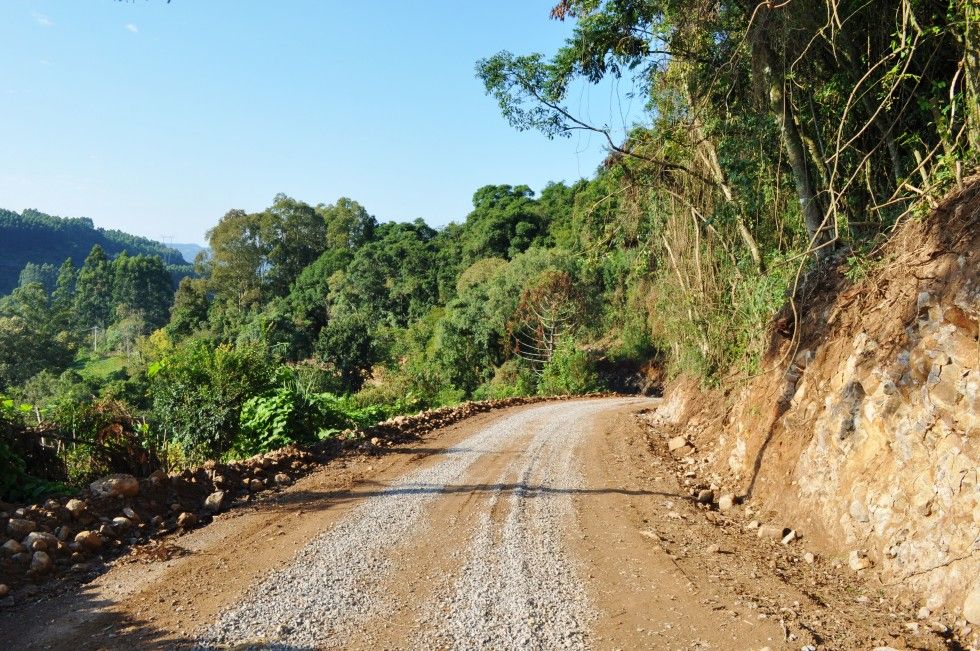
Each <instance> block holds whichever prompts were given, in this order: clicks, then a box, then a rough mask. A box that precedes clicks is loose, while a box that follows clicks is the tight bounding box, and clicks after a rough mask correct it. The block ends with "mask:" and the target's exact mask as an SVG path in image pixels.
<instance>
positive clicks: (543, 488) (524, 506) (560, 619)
mask: <svg viewBox="0 0 980 651" xmlns="http://www.w3.org/2000/svg"><path fill="white" fill-rule="evenodd" d="M616 404H622V403H613V405H616ZM613 405H610V404H609V403H605V404H604V405H602V406H604V407H606V408H609V407H610V406H613ZM597 407H600V405H596V404H591V405H580V406H576V407H575V408H570V409H566V410H564V411H563V413H561V414H560V415H558V416H557V417H556V418H555V419H553V420H552V421H550V422H548V423H546V424H545V425H544V426H543V427H541V428H540V429H539V430H538V432H537V433H535V434H534V435H533V437H532V438H531V440H530V442H529V443H528V445H527V448H526V451H525V452H523V453H522V454H521V455H519V456H518V458H517V459H515V460H514V461H513V462H511V464H510V465H509V466H507V467H506V468H505V469H504V470H503V472H502V473H501V474H500V476H499V479H498V483H497V486H498V487H497V489H496V490H495V491H493V492H492V493H491V495H490V496H489V498H488V500H487V504H486V508H485V510H484V511H483V512H481V513H480V514H479V516H478V519H479V525H478V527H477V530H476V532H475V533H474V534H473V536H472V538H471V539H470V540H469V541H468V544H467V558H466V560H465V562H464V564H463V568H462V571H461V575H460V577H459V578H458V579H457V580H456V581H454V582H446V584H445V585H443V586H442V587H441V589H440V591H439V596H438V599H437V601H436V602H435V603H434V604H430V606H429V607H428V608H427V609H426V612H425V614H424V616H423V618H422V620H421V621H420V622H419V628H420V629H421V630H420V631H419V633H418V635H417V637H416V639H415V641H414V644H412V645H411V646H412V647H414V648H451V649H484V648H486V649H558V648H573V649H583V648H586V645H587V642H588V637H587V635H588V634H587V629H588V625H589V622H590V621H591V620H592V619H594V618H595V616H596V615H595V613H594V612H593V610H592V609H591V607H590V605H589V602H588V598H587V596H586V593H585V590H584V589H583V587H582V581H581V580H580V577H579V576H578V574H577V572H576V568H575V567H574V563H573V562H572V560H571V559H570V558H569V556H568V554H567V552H566V551H565V536H566V535H567V533H568V531H567V529H568V523H569V521H570V520H571V519H572V518H573V517H574V513H573V505H572V502H571V498H570V496H571V494H572V493H573V492H575V491H579V490H582V489H584V484H583V478H582V476H581V474H580V473H579V472H578V471H577V469H576V468H575V467H574V463H573V455H574V451H575V448H576V446H577V445H578V443H579V441H580V440H581V438H582V437H583V435H584V434H585V433H586V430H585V428H584V427H583V422H584V421H587V420H590V419H588V418H587V417H588V416H591V415H593V414H595V413H596V412H597V411H600V409H597ZM512 477H514V478H516V482H514V483H513V484H508V483H507V482H508V481H511V478H512ZM505 490H506V491H507V492H509V496H507V497H506V504H503V502H504V500H505V496H504V493H505ZM500 507H503V510H504V511H505V513H504V514H502V515H503V517H496V518H495V517H493V516H492V514H493V513H494V512H496V511H497V510H498V509H499V508H500Z"/></svg>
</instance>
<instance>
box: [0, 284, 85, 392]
mask: <svg viewBox="0 0 980 651" xmlns="http://www.w3.org/2000/svg"><path fill="white" fill-rule="evenodd" d="M59 325H60V319H59V318H58V315H57V314H56V313H55V312H54V310H53V308H52V306H51V304H50V303H49V301H48V297H47V295H46V294H45V293H44V288H43V287H42V286H41V285H38V284H30V285H27V286H25V287H18V288H17V289H15V290H14V291H13V293H12V294H10V295H9V296H5V297H3V298H0V389H3V388H5V387H6V388H9V387H11V386H15V385H18V384H21V383H23V382H25V381H27V380H28V379H29V378H31V377H33V376H34V375H36V374H37V373H39V372H41V371H42V370H45V369H50V370H53V371H55V372H60V371H62V370H64V369H65V368H67V367H68V365H69V364H71V361H72V358H73V356H74V352H75V341H74V339H73V337H72V336H71V334H70V333H67V332H65V331H63V330H60V329H59Z"/></svg>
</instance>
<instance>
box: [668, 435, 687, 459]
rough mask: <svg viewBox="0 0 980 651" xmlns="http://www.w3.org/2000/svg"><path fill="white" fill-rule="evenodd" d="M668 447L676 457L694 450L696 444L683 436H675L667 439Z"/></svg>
mask: <svg viewBox="0 0 980 651" xmlns="http://www.w3.org/2000/svg"><path fill="white" fill-rule="evenodd" d="M667 449H668V450H669V451H670V453H671V454H672V455H674V456H675V457H685V456H687V455H689V454H690V453H691V452H693V451H694V446H693V445H691V444H690V443H689V442H688V440H687V439H686V438H684V437H683V436H675V437H674V438H672V439H670V440H669V441H667Z"/></svg>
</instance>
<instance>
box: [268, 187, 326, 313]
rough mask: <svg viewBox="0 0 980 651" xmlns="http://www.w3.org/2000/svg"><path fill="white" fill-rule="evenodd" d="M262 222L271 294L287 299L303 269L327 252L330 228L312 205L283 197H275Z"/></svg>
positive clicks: (278, 195) (280, 195) (279, 195)
mask: <svg viewBox="0 0 980 651" xmlns="http://www.w3.org/2000/svg"><path fill="white" fill-rule="evenodd" d="M260 219H261V228H260V232H261V239H262V241H263V242H264V243H265V244H266V246H267V253H266V259H267V262H268V270H267V273H266V279H265V280H266V284H267V285H268V292H269V294H270V295H271V296H286V295H287V294H288V293H289V287H290V285H292V283H293V281H295V280H296V278H298V277H299V275H300V273H301V272H302V271H303V269H304V268H305V267H306V266H307V265H309V264H310V263H312V262H313V261H314V260H316V259H317V258H318V257H320V254H322V253H323V252H324V251H325V250H326V248H327V225H326V224H325V223H324V220H323V218H322V217H321V216H320V215H318V214H317V211H316V210H314V209H313V207H312V206H309V205H308V204H306V203H303V202H302V201H297V200H296V199H292V198H290V197H287V196H286V195H284V194H277V195H276V197H275V199H274V200H273V202H272V205H271V206H270V207H269V208H267V209H266V211H265V212H264V213H262V215H261V218H260Z"/></svg>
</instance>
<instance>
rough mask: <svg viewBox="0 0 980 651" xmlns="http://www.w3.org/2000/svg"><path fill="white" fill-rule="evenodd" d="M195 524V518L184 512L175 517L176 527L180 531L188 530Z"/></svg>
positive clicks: (191, 514)
mask: <svg viewBox="0 0 980 651" xmlns="http://www.w3.org/2000/svg"><path fill="white" fill-rule="evenodd" d="M195 524H197V516H196V515H194V514H193V513H189V512H187V511H184V512H183V513H181V514H180V515H178V516H177V526H178V527H180V528H181V529H190V528H191V527H193V526H194V525H195Z"/></svg>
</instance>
